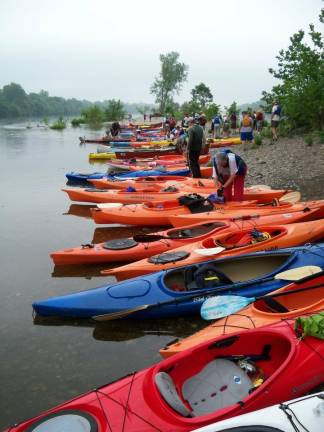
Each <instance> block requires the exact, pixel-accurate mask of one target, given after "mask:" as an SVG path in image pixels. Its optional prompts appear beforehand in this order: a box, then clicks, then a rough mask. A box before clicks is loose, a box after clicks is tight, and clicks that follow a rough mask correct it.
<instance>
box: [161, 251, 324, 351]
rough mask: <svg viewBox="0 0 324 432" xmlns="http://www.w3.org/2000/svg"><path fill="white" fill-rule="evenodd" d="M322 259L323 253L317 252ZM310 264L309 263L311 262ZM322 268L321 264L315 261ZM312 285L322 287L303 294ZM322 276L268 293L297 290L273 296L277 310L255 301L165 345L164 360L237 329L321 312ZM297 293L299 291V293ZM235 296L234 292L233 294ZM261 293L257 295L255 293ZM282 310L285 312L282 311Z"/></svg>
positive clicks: (323, 301)
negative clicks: (292, 292) (288, 293)
mask: <svg viewBox="0 0 324 432" xmlns="http://www.w3.org/2000/svg"><path fill="white" fill-rule="evenodd" d="M318 252H319V253H321V254H322V257H323V258H322V259H324V250H323V249H322V250H320V249H318ZM310 262H312V261H311V260H310ZM317 263H318V264H319V265H320V267H321V268H322V269H324V266H323V263H320V261H318V262H317ZM312 286H322V287H321V288H317V289H314V290H308V291H303V289H305V288H308V287H312ZM323 289H324V273H323V271H322V272H321V273H319V274H314V275H312V276H309V277H306V278H305V279H302V280H299V281H296V282H294V283H290V284H288V285H286V286H284V287H283V288H280V289H278V290H276V291H274V292H272V293H271V294H272V295H273V294H279V293H286V292H289V291H296V292H295V293H294V294H290V295H288V296H282V297H280V296H278V297H276V302H279V305H278V307H279V310H276V309H275V308H276V306H277V304H272V303H271V304H268V302H266V301H264V300H259V301H256V302H255V303H253V304H251V305H249V306H247V307H246V308H244V309H242V310H241V311H240V312H239V313H235V314H233V315H230V316H228V317H226V318H221V319H218V320H217V321H214V322H213V323H212V324H210V325H209V326H208V327H205V328H203V329H202V330H200V331H198V332H197V333H194V334H193V335H191V336H189V337H187V338H185V339H182V340H178V341H176V342H173V343H171V344H168V345H166V346H165V347H164V348H162V349H161V350H160V354H161V355H162V356H163V357H169V356H171V355H174V354H176V353H178V352H180V351H184V350H186V349H188V348H192V347H194V346H196V345H199V344H200V343H201V342H205V341H208V340H211V339H214V338H215V337H217V336H219V335H223V334H231V333H233V332H235V331H236V330H237V329H242V330H247V329H250V328H257V327H261V326H264V325H268V324H272V323H274V322H277V321H281V320H284V319H287V318H295V317H298V316H302V315H305V314H309V313H314V312H316V311H321V310H324V295H323ZM299 290H300V292H298V291H299ZM235 294H236V293H235ZM257 295H258V296H259V295H262V294H260V292H258V294H257ZM282 308H285V309H286V311H285V312H283V309H282Z"/></svg>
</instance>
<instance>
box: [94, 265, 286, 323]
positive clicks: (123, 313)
mask: <svg viewBox="0 0 324 432" xmlns="http://www.w3.org/2000/svg"><path fill="white" fill-rule="evenodd" d="M278 274H280V273H277V274H276V275H274V276H271V277H268V278H264V279H261V280H256V281H253V282H245V283H242V282H241V283H236V284H232V285H231V290H232V289H236V288H244V287H247V286H250V285H255V284H259V283H265V282H270V281H272V280H273V279H275V277H276V276H277V275H278ZM228 290H229V287H228V286H223V287H221V288H212V289H209V290H206V291H203V292H201V291H200V290H198V291H199V292H196V293H194V294H190V295H186V296H183V297H180V298H176V299H170V300H166V301H163V302H158V303H154V304H148V305H142V306H137V307H134V308H131V309H128V310H123V311H120V312H113V313H109V314H102V315H96V316H94V317H92V318H94V319H96V317H102V318H103V319H102V320H104V319H106V320H109V319H114V318H116V319H118V318H123V317H125V316H128V315H131V314H132V313H136V312H139V310H147V309H151V308H154V307H159V306H166V305H169V304H175V305H176V304H178V303H183V302H185V301H187V300H191V299H193V298H195V297H205V296H206V295H209V294H214V293H221V292H226V291H228ZM253 301H254V300H253Z"/></svg>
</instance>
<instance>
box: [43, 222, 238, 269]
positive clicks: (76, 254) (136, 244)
mask: <svg viewBox="0 0 324 432" xmlns="http://www.w3.org/2000/svg"><path fill="white" fill-rule="evenodd" d="M236 229H237V228H236V225H235V224H234V223H233V222H232V223H231V222H213V223H208V224H194V225H189V226H188V227H186V228H182V229H178V228H172V229H169V230H166V231H161V232H158V233H154V234H153V237H152V235H149V234H148V235H142V237H143V241H138V240H135V239H134V238H133V237H131V238H121V239H114V240H109V241H107V242H105V243H99V244H86V245H82V246H80V247H76V248H68V249H64V250H61V251H57V252H53V253H51V255H50V256H51V258H52V260H53V262H54V264H55V265H72V264H99V263H108V262H123V261H128V262H130V261H136V260H139V259H142V258H147V257H150V256H152V255H155V254H158V253H162V252H166V251H168V250H172V249H175V248H177V247H179V246H181V245H186V244H189V243H191V242H194V241H197V240H198V239H200V240H202V239H204V238H207V237H208V236H210V235H213V234H216V233H219V232H225V231H226V232H231V231H234V230H236ZM158 237H162V238H160V239H157V240H156V241H151V240H154V238H158Z"/></svg>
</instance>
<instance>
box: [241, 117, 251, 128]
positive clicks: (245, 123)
mask: <svg viewBox="0 0 324 432" xmlns="http://www.w3.org/2000/svg"><path fill="white" fill-rule="evenodd" d="M242 125H243V126H245V127H248V126H251V117H250V116H248V115H245V116H244V117H243V120H242Z"/></svg>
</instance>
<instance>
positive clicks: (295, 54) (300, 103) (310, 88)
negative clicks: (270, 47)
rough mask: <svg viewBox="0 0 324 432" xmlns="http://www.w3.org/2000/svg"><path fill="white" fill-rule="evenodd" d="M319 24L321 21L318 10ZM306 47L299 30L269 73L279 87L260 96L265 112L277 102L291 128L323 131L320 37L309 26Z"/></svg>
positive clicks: (323, 72) (323, 60)
mask: <svg viewBox="0 0 324 432" xmlns="http://www.w3.org/2000/svg"><path fill="white" fill-rule="evenodd" d="M320 20H322V21H323V20H324V12H323V10H322V12H321V15H320ZM308 35H309V43H307V41H305V32H304V31H303V30H299V31H298V32H297V33H295V34H294V35H293V36H292V37H291V38H290V45H289V47H288V48H287V49H286V50H280V52H279V55H278V56H277V57H276V58H277V60H278V66H277V68H276V69H272V68H271V69H269V72H270V73H271V74H272V75H273V76H274V77H275V78H277V79H278V80H279V81H280V83H279V84H277V85H275V86H274V87H273V88H272V90H271V92H269V93H268V92H263V93H262V94H263V100H264V101H265V103H266V107H265V108H266V110H269V109H270V107H271V104H272V102H273V101H274V100H275V99H278V100H279V102H280V103H281V104H282V106H283V109H284V114H285V116H286V117H287V120H288V122H289V124H290V126H291V127H292V128H297V127H303V128H305V129H312V128H313V129H323V127H324V91H323V89H324V51H323V47H324V44H323V37H322V35H321V33H320V32H317V31H315V27H314V25H313V24H311V25H310V26H309V32H308Z"/></svg>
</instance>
